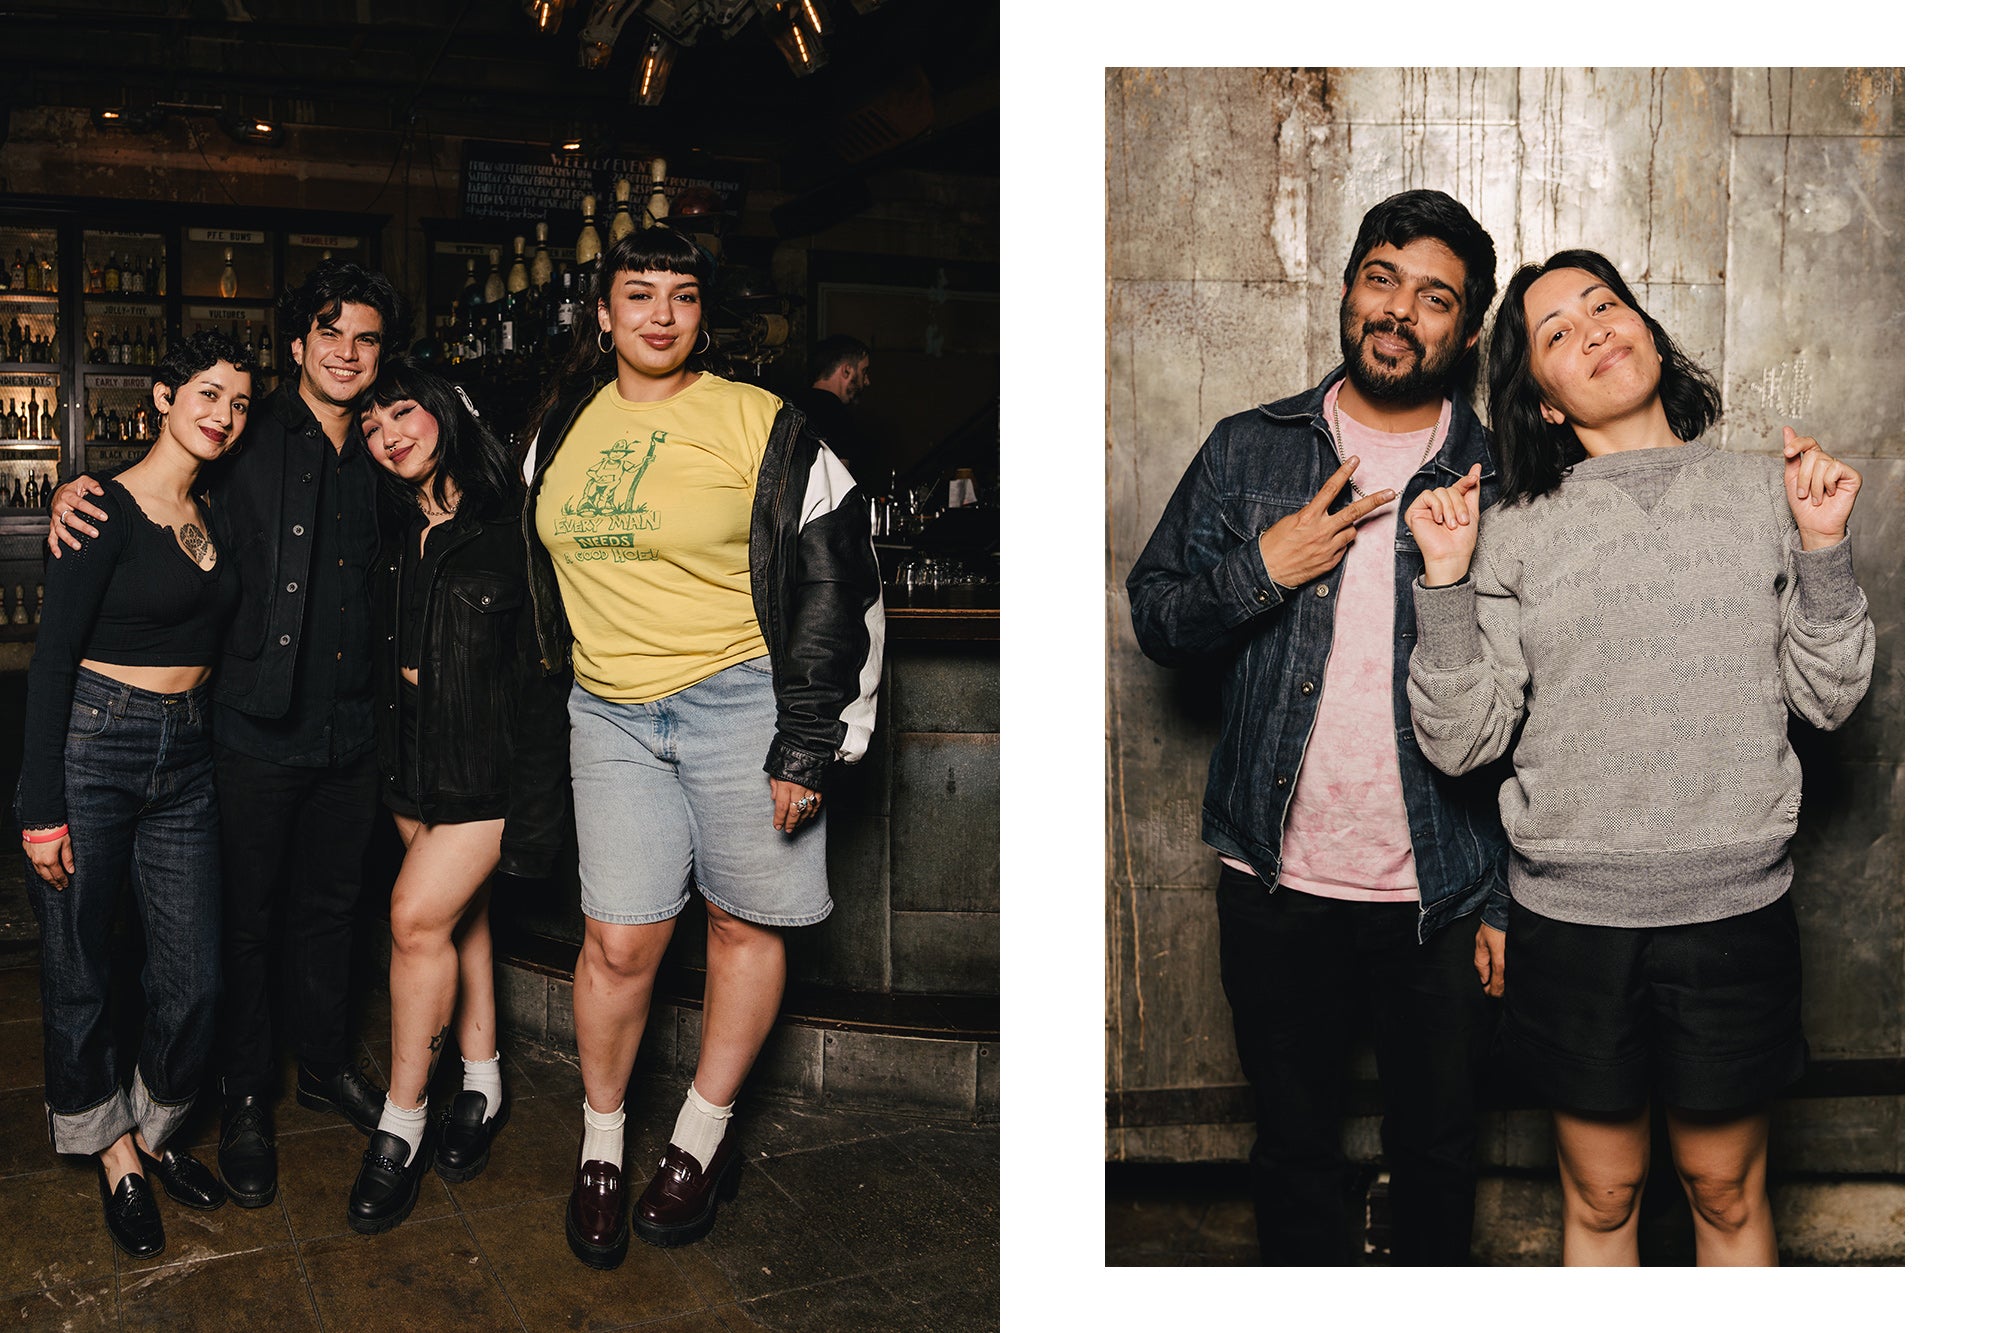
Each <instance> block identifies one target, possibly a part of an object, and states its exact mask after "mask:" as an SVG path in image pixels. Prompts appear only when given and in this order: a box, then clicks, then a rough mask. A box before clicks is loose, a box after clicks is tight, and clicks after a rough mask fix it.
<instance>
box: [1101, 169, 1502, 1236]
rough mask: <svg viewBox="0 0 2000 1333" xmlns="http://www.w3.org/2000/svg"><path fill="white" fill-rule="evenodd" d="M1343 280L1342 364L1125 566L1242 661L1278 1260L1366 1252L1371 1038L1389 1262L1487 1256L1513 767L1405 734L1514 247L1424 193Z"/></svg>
mask: <svg viewBox="0 0 2000 1333" xmlns="http://www.w3.org/2000/svg"><path fill="white" fill-rule="evenodd" d="M1343 281H1344V286H1343V290H1342V295H1341V303H1340V343H1341V364H1340V365H1338V366H1336V367H1335V368H1334V369H1333V370H1332V371H1331V372H1329V373H1328V374H1327V375H1326V377H1325V378H1324V379H1322V380H1321V381H1320V382H1319V383H1318V384H1316V385H1314V386H1313V387H1312V388H1310V389H1307V390H1306V391H1305V392H1303V393H1300V394H1296V395H1294V396H1292V397H1289V398H1283V399H1279V400H1278V401H1276V402H1272V403H1267V404H1265V405H1264V406H1262V407H1258V408H1254V409H1252V410H1251V411H1248V412H1243V413H1239V414H1237V415H1236V416H1232V417H1228V418H1225V419H1224V420H1223V421H1221V422H1220V423H1218V424H1217V425H1216V427H1215V429H1214V431H1213V432H1212V433H1211V434H1210V435H1209V437H1208V440H1207V442H1206V443H1204V444H1203V445H1202V447H1201V450H1200V452H1198V453H1197V454H1196V455H1195V457H1194V460H1193V462H1192V463H1190V464H1189V466H1188V469H1187V472H1186V474H1185V475H1184V476H1183V477H1182V478H1181V482H1180V485H1179V486H1178V487H1177V488H1176V489H1175V491H1174V494H1173V497H1172V498H1171V499H1170V500H1169V501H1168V502H1167V508H1166V512H1165V513H1164V514H1162V515H1161V518H1160V522H1159V526H1158V527H1157V528H1156V529H1155V530H1154V532H1153V536H1152V539H1151V540H1150V541H1149V542H1148V543H1147V544H1146V549H1145V551H1144V552H1143V553H1142V554H1141V555H1140V557H1139V560H1138V563H1137V564H1136V565H1134V567H1133V569H1132V573H1131V577H1130V578H1129V579H1128V580H1127V585H1126V586H1127V589H1128V591H1129V592H1130V595H1131V600H1132V623H1133V628H1134V630H1135V631H1136V632H1137V635H1138V640H1139V646H1140V648H1141V649H1143V650H1144V651H1145V653H1146V655H1147V656H1149V657H1151V658H1153V659H1154V660H1156V661H1158V662H1161V663H1163V664H1166V665H1169V666H1174V665H1180V664H1183V663H1191V662H1196V661H1203V660H1206V661H1211V662H1215V663H1217V664H1219V665H1221V666H1223V667H1224V668H1225V669H1226V672H1227V686H1226V690H1225V694H1224V701H1223V724H1222V735H1221V739H1220V741H1219V743H1218V744H1217V746H1216V750H1215V755H1214V758H1213V760H1212V761H1211V763H1210V766H1209V780H1208V790H1207V793H1206V795H1205V796H1204V797H1203V800H1202V839H1203V841H1205V842H1207V843H1208V844H1209V845H1210V846H1211V847H1214V848H1215V849H1216V850H1217V851H1218V852H1220V853H1221V855H1222V868H1221V877H1220V882H1219V884H1218V886H1217V890H1216V895H1217V896H1216V903H1217V911H1218V915H1219V917H1220V928H1221V943H1222V984H1223V989H1224V991H1225V993H1226V994H1227V996H1228V998H1229V1006H1230V1011H1231V1016H1232V1020H1233V1023H1234V1026H1235V1031H1236V1048H1237V1055H1238V1057H1239V1059H1240V1060H1241V1061H1242V1065H1243V1072H1244V1075H1245V1077H1246V1078H1247V1079H1248V1081H1249V1083H1250V1088H1251V1091H1252V1093H1253V1095H1254V1098H1255V1102H1256V1115H1257V1139H1256V1143H1255V1146H1254V1147H1252V1149H1251V1152H1250V1165H1251V1175H1252V1181H1253V1186H1252V1188H1253V1194H1254V1199H1255V1204H1256V1209H1257V1236H1258V1243H1259V1246H1260V1248H1261V1250H1262V1252H1263V1259H1264V1262H1266V1263H1269V1264H1324V1263H1340V1262H1352V1261H1353V1257H1354V1250H1353V1247H1352V1245H1351V1243H1350V1242H1351V1238H1350V1237H1348V1236H1347V1235H1345V1234H1344V1228H1343V1226H1342V1223H1341V1218H1342V1204H1343V1200H1342V1189H1343V1177H1344V1174H1345V1173H1344V1168H1345V1160H1344V1157H1343V1155H1342V1151H1341V1140H1340V1133H1341V1111H1342V1096H1341V1094H1342V1071H1343V1066H1344V1060H1343V1058H1342V1055H1343V1047H1344V1046H1345V1044H1346V1042H1347V1040H1348V1038H1349V1037H1350V1036H1353V1035H1357V1034H1358V1033H1360V1032H1362V1031H1367V1032H1369V1033H1370V1034H1371V1035H1372V1037H1373V1040H1374V1046H1375V1053H1376V1060H1377V1065H1378V1067H1379V1068H1380V1071H1381V1087H1382V1098H1383V1104H1384V1111H1385V1115H1384V1120H1383V1127H1382V1142H1383V1149H1384V1152H1385V1155H1386V1156H1387V1158H1388V1163H1389V1176H1390V1191H1391V1213H1392V1217H1393V1225H1394V1240H1393V1244H1392V1252H1393V1254H1394V1257H1395V1258H1396V1260H1397V1261H1398V1262H1400V1263H1413V1264H1464V1263H1468V1262H1470V1255H1471V1236H1472V1195H1473V1184H1474V1179H1475V1163H1474V1157H1473V1149H1474V1128H1475V1125H1474V1085H1475V1081H1476V1072H1477V1067H1478V1065H1479V1063H1480V1059H1481V1056H1482V1054H1483V1052H1484V1050H1485V1046H1486V1044H1487V1042H1488V1040H1489V1038H1490V1034H1491V1024H1492V1020H1493V1014H1492V1006H1491V1005H1490V1004H1489V1003H1488V1000H1487V995H1498V994H1499V993H1500V987H1501V983H1502V978H1503V966H1502V965H1503V961H1504V952H1503V950H1504V941H1505V938H1506V937H1505V935H1504V934H1503V933H1502V932H1503V931H1504V930H1505V926H1506V901H1507V900H1506V867H1507V857H1506V843H1505V840H1504V838H1503V836H1502V833H1501V829H1500V823H1499V818H1498V814H1497V810H1496V806H1495V799H1494V787H1495V785H1496V782H1495V780H1494V778H1493V777H1492V775H1490V774H1473V775H1469V776H1468V777H1466V778H1451V777H1446V776H1445V775H1444V774H1442V773H1440V772H1438V771H1437V770H1436V769H1435V768H1433V767H1432V766H1431V765H1430V763H1429V762H1428V761H1427V760H1425V759H1424V757H1423V755H1422V754H1421V753H1420V752H1419V751H1418V749H1417V746H1416V741H1415V737H1414V734H1413V733H1412V731H1411V729H1410V716H1409V700H1408V697H1407V696H1406V694H1405V692H1404V681H1405V679H1406V677H1407V674H1408V670H1409V661H1410V647H1411V644H1412V642H1413V640H1414V639H1415V637H1416V635H1415V627H1416V622H1415V608H1414V601H1413V594H1412V592H1411V588H1412V585H1413V583H1414V581H1415V579H1416V577H1417V575H1418V574H1419V573H1420V572H1421V571H1422V568H1423V565H1422V560H1421V558H1420V557H1419V556H1418V555H1417V554H1416V546H1415V545H1414V543H1413V542H1411V540H1410V535H1409V531H1408V528H1407V526H1406V525H1405V523H1404V520H1403V518H1402V517H1401V515H1402V512H1403V510H1404V509H1406V508H1407V507H1408V504H1409V501H1410V499H1411V498H1412V497H1414V496H1415V495H1416V494H1418V493H1419V492H1421V491H1423V490H1425V489H1427V488H1431V487H1435V486H1438V485H1445V484H1450V482H1452V481H1455V480H1456V479H1457V478H1459V477H1461V476H1463V475H1464V474H1465V473H1467V472H1468V471H1470V470H1472V469H1473V468H1475V467H1481V468H1483V469H1484V470H1485V471H1486V472H1488V473H1490V472H1491V471H1492V454H1491V452H1490V449H1489V446H1488V442H1487V436H1486V430H1485V428H1484V427H1483V426H1481V425H1480V423H1479V421H1478V420H1477V418H1475V417H1474V416H1473V412H1472V404H1471V402H1470V399H1469V396H1468V395H1469V392H1470V385H1471V384H1472V382H1473V375H1474V372H1475V370H1476V366H1477V361H1478V357H1477V353H1476V350H1475V349H1476V345H1477V342H1478V338H1479V327H1480V321H1481V320H1482V319H1483V318H1484V317H1485V314H1486V308H1487V306H1488V305H1489V304H1490V303H1491V301H1492V299H1493V291H1494V254H1493V241H1492V238H1491V237H1489V236H1488V235H1487V234H1486V231H1485V229H1484V228H1482V227H1481V226H1480V225H1479V223H1478V222H1477V221H1476V220H1474V218H1473V217H1472V215H1471V214H1470V213H1469V212H1467V211H1466V209H1465V206H1464V205H1463V204H1461V203H1459V202H1458V201H1457V200H1456V199H1453V198H1452V197H1450V196H1449V195H1446V194H1441V193H1439V192H1438V191H1436V190H1410V191H1406V192H1404V193H1402V194H1397V195H1393V196H1391V197H1390V198H1388V199H1385V200H1383V201H1382V202H1380V203H1378V204H1376V205H1375V206H1374V207H1373V208H1371V209H1369V210H1368V213H1367V214H1366V216H1364V217H1363V218H1362V221H1361V228H1360V233H1359V235H1358V236H1357V237H1356V239H1355V242H1354V248H1353V251H1352V253H1351V255H1350V256H1349V258H1348V261H1347V268H1346V271H1345V274H1344V279H1343ZM1196 332H1197V336H1199V331H1198V330H1197V331H1196ZM1399 495H1400V496H1401V497H1402V499H1401V501H1400V502H1398V503H1395V504H1393V505H1390V502H1392V501H1397V498H1398V496H1399ZM1384 506H1389V507H1387V508H1384ZM1482 983H1484V988H1485V991H1486V994H1482V993H1481V990H1482Z"/></svg>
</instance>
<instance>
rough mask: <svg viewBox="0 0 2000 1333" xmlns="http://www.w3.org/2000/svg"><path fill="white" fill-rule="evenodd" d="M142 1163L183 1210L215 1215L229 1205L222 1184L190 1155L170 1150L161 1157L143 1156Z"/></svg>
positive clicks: (142, 1154)
mask: <svg viewBox="0 0 2000 1333" xmlns="http://www.w3.org/2000/svg"><path fill="white" fill-rule="evenodd" d="M139 1160H140V1161H141V1162H144V1163H145V1164H146V1174H147V1175H148V1176H149V1177H151V1178H152V1179H154V1180H157V1181H159V1182H160V1187H161V1188H162V1189H164V1190H165V1191H166V1192H167V1197H168V1198H169V1199H172V1200H173V1201H174V1202H175V1203H177V1204H179V1205H180V1206H181V1207H183V1208H193V1209H195V1210H196V1211H197V1212H203V1213H212V1212H214V1211H215V1210H216V1209H218V1208H220V1207H222V1205H223V1204H225V1203H227V1202H229V1196H228V1195H227V1194H225V1193H223V1190H222V1182H221V1181H219V1180H217V1179H216V1178H215V1177H214V1176H212V1175H210V1174H209V1171H208V1168H207V1167H205V1166H203V1165H202V1164H201V1163H200V1162H197V1161H196V1160H195V1159H194V1158H193V1157H191V1156H189V1155H188V1154H187V1153H184V1152H175V1151H174V1150H173V1149H172V1148H169V1149H167V1150H166V1151H165V1152H163V1153H161V1154H160V1155H159V1156H158V1157H148V1156H147V1155H146V1154H145V1153H144V1152H141V1153H140V1154H139Z"/></svg>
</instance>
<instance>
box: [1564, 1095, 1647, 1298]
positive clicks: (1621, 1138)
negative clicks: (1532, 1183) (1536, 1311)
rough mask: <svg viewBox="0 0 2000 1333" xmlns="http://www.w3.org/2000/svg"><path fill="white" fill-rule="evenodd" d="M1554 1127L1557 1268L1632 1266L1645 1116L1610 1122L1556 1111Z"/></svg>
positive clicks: (1635, 1253) (1635, 1260)
mask: <svg viewBox="0 0 2000 1333" xmlns="http://www.w3.org/2000/svg"><path fill="white" fill-rule="evenodd" d="M1555 1123H1556V1164H1557V1166H1558V1167H1560V1168H1561V1172H1562V1188H1563V1266H1564V1267H1566V1268H1575V1267H1589V1266H1600V1267H1612V1266H1625V1267H1636V1266H1637V1265H1638V1263H1639V1194H1640V1192H1641V1191H1642V1190H1643V1189H1644V1188H1645V1186H1646V1166H1647V1155H1648V1152H1649V1150H1650V1148H1651V1133H1652V1126H1651V1117H1650V1115H1649V1113H1648V1112H1646V1111H1640V1112H1639V1113H1638V1114H1637V1115H1634V1116H1630V1117H1627V1118H1624V1119H1610V1118H1606V1117H1603V1116H1583V1115H1576V1114H1574V1113H1572V1112H1568V1111H1557V1112H1555Z"/></svg>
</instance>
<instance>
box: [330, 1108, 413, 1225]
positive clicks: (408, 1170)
mask: <svg viewBox="0 0 2000 1333" xmlns="http://www.w3.org/2000/svg"><path fill="white" fill-rule="evenodd" d="M425 1137H426V1139H428V1137H429V1136H428V1135H426V1136H425ZM426 1165H428V1163H426V1162H425V1161H424V1145H423V1144H421V1143H420V1144H418V1145H417V1146H416V1148H415V1149H414V1150H412V1149H411V1148H410V1145H409V1144H407V1143H405V1142H404V1141H403V1140H402V1139H400V1138H398V1137H396V1136H395V1135H394V1134H391V1133H390V1132H389V1131H388V1130H386V1129H378V1130H376V1131H375V1133H374V1135H373V1136H372V1137H371V1138H370V1139H369V1140H368V1150H367V1151H366V1152H364V1153H362V1154H361V1173H360V1174H359V1175H357V1176H356V1177H355V1178H354V1188H353V1189H352V1190H350V1191H349V1192H348V1195H347V1225H349V1226H351V1227H353V1228H354V1229H355V1230H356V1231H358V1232H360V1233H361V1234H362V1235H364V1236H373V1235H376V1234H378V1233H380V1232H384V1231H387V1230H388V1229H389V1228H391V1227H393V1226H395V1225H396V1224H397V1223H398V1222H401V1221H402V1220H403V1219H404V1218H406V1217H408V1216H409V1215H410V1209H412V1208H414V1207H416V1206H417V1186H418V1185H420V1184H421V1183H422V1182H423V1178H424V1168H425V1166H426Z"/></svg>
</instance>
